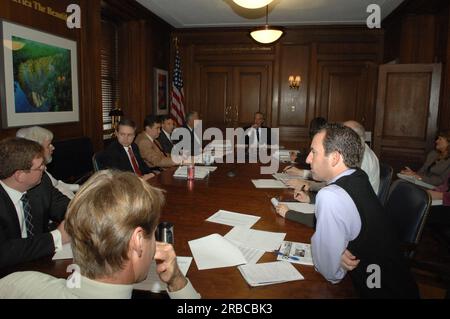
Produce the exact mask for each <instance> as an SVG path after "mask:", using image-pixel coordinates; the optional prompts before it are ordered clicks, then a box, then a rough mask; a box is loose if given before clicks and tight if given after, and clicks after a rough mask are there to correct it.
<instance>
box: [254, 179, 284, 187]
mask: <svg viewBox="0 0 450 319" xmlns="http://www.w3.org/2000/svg"><path fill="white" fill-rule="evenodd" d="M252 183H253V185H255V187H256V188H288V187H287V186H286V185H284V183H283V182H280V181H277V180H276V179H252Z"/></svg>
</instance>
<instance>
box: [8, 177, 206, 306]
mask: <svg viewBox="0 0 450 319" xmlns="http://www.w3.org/2000/svg"><path fill="white" fill-rule="evenodd" d="M163 203H164V195H163V193H162V190H160V189H158V188H155V187H152V186H150V185H149V184H148V183H146V182H145V181H144V180H142V179H140V178H138V177H137V176H136V175H135V174H132V173H130V172H120V171H112V170H104V171H100V172H97V173H96V174H94V175H93V176H92V177H91V178H90V179H89V180H88V181H87V182H86V183H85V184H84V185H83V186H82V187H81V189H80V191H79V192H78V193H77V194H76V196H75V198H74V199H73V200H72V202H71V203H70V206H69V209H68V212H67V219H66V223H67V225H66V227H67V232H68V233H69V234H70V235H71V237H72V251H73V259H74V264H75V265H77V266H78V267H79V273H77V272H76V273H74V274H72V275H71V277H69V278H68V279H67V280H65V279H57V278H55V277H52V276H49V275H46V274H43V273H39V272H32V271H27V272H17V273H13V274H11V275H9V276H7V277H5V278H3V279H0V297H2V298H61V299H69V298H70V299H72V298H115V299H127V298H131V294H132V290H133V284H134V283H137V282H140V281H142V280H144V279H145V278H146V277H147V274H148V271H149V268H150V263H151V262H152V260H153V259H155V260H156V262H157V268H156V271H157V273H158V275H159V277H160V279H161V280H162V281H163V282H165V283H167V291H168V294H169V296H170V297H171V298H182V299H187V298H200V295H199V294H198V293H197V292H196V291H195V289H194V288H193V287H192V285H191V283H190V282H189V280H187V279H186V277H184V276H183V274H182V273H181V271H180V269H179V268H178V264H177V261H176V256H175V251H174V249H173V247H172V245H170V244H165V243H160V242H156V241H155V230H156V226H157V224H158V220H159V215H160V211H161V207H162V205H163Z"/></svg>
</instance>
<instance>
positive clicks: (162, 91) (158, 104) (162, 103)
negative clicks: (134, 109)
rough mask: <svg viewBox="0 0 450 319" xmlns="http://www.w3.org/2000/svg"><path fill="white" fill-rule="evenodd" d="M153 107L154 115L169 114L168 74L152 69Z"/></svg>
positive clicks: (161, 70)
mask: <svg viewBox="0 0 450 319" xmlns="http://www.w3.org/2000/svg"><path fill="white" fill-rule="evenodd" d="M154 105H155V114H156V115H167V114H169V72H168V71H166V70H163V69H158V68H154Z"/></svg>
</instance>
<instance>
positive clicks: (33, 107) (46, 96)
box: [12, 36, 73, 113]
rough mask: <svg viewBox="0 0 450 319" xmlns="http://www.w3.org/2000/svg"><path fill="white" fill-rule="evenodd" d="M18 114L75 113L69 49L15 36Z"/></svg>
mask: <svg viewBox="0 0 450 319" xmlns="http://www.w3.org/2000/svg"><path fill="white" fill-rule="evenodd" d="M12 43H13V50H12V55H13V73H14V101H15V112H16V113H35V112H67V111H73V105H72V74H71V61H70V54H71V51H70V50H69V49H65V48H60V47H56V46H52V45H48V44H45V43H41V42H36V41H32V40H29V39H24V38H21V37H18V36H12Z"/></svg>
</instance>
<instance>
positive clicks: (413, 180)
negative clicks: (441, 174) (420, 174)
mask: <svg viewBox="0 0 450 319" xmlns="http://www.w3.org/2000/svg"><path fill="white" fill-rule="evenodd" d="M397 177H398V178H401V179H403V180H405V181H408V182H411V183H413V184H416V185H418V186H421V187H424V188H427V189H433V188H435V187H436V186H434V185H431V184H428V183H425V182H422V181H421V180H419V179H417V178H416V177H414V176H410V175H406V174H401V173H397Z"/></svg>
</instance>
